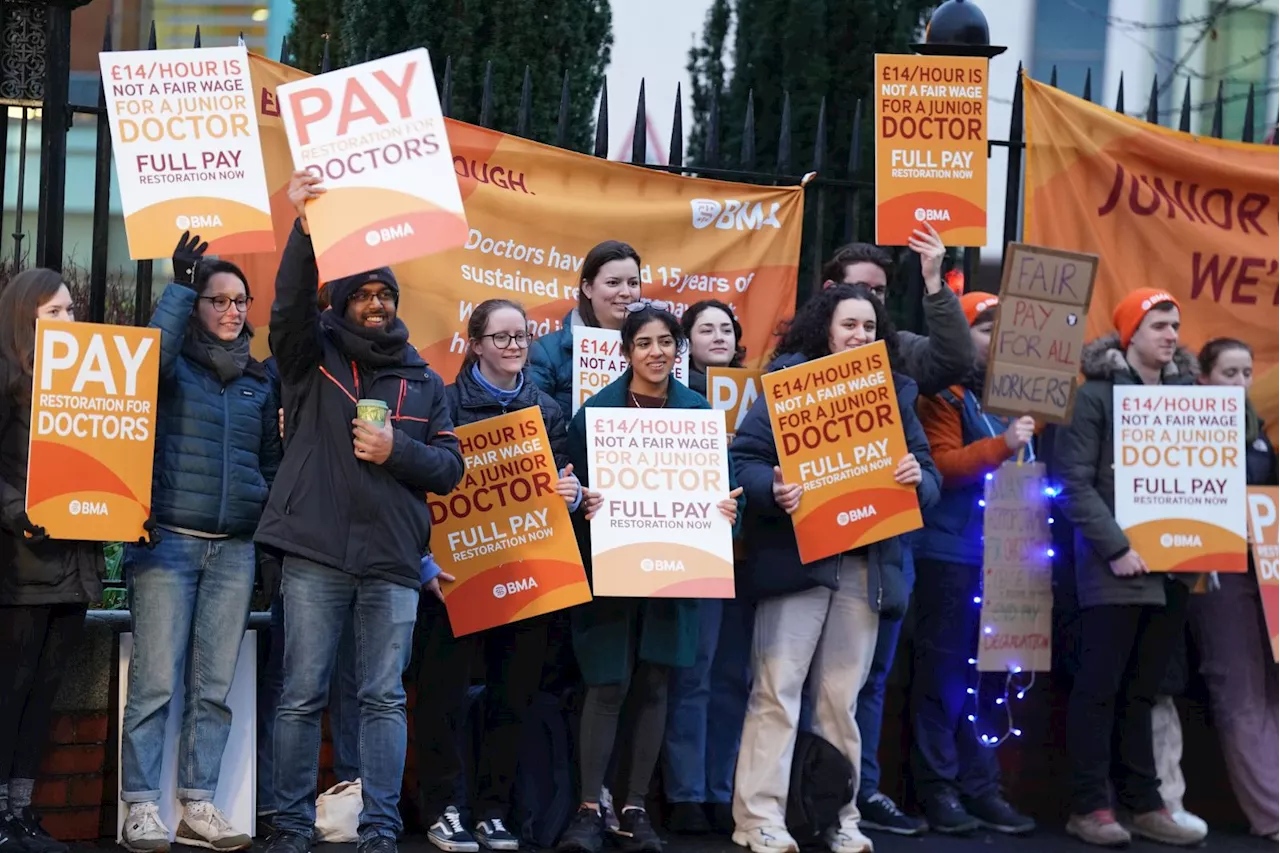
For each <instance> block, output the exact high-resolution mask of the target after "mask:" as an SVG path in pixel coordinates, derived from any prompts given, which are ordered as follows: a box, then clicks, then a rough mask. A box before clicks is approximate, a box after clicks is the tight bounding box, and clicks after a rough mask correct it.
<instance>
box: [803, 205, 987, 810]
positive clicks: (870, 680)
mask: <svg viewBox="0 0 1280 853" xmlns="http://www.w3.org/2000/svg"><path fill="white" fill-rule="evenodd" d="M908 245H909V246H910V248H911V250H912V251H914V252H915V253H916V254H917V255H919V256H920V273H921V275H922V276H923V278H924V291H925V292H924V299H923V301H922V305H923V307H924V319H925V325H926V326H927V328H928V330H929V335H928V336H924V335H917V334H915V333H914V332H908V331H906V330H901V331H899V332H897V334H896V335H895V336H894V337H895V339H896V341H897V345H898V352H899V354H900V358H899V366H898V367H897V368H896V369H897V370H900V371H901V372H902V373H903V374H905V375H906V376H908V377H909V378H911V379H913V380H914V381H915V383H916V385H917V386H918V387H919V393H920V394H921V395H922V396H932V395H934V394H938V393H940V392H941V391H944V390H946V389H947V388H948V387H950V386H952V385H955V384H957V383H960V382H963V381H964V379H965V376H967V375H968V373H969V370H970V368H971V367H972V365H973V360H974V351H973V342H972V340H971V339H970V337H969V322H968V320H966V319H965V316H964V311H963V310H962V309H961V307H960V301H959V299H958V298H957V296H956V294H955V292H953V291H952V289H951V288H950V287H949V286H945V285H944V282H943V276H942V262H943V260H944V259H945V257H946V253H947V248H946V246H945V245H943V242H942V238H941V237H940V236H938V232H937V231H935V230H934V229H933V226H931V225H929V223H927V222H926V223H923V228H922V229H916V230H915V231H914V232H912V236H911V237H910V238H909V240H908ZM892 271H893V267H892V262H891V261H890V259H889V255H888V253H887V252H885V250H883V249H881V248H879V247H877V246H872V245H869V244H867V243H854V244H852V245H849V246H845V247H844V248H842V249H840V250H838V251H837V252H836V254H835V255H834V256H833V257H832V259H831V260H830V261H828V262H827V264H826V265H825V266H824V267H823V268H822V275H823V278H824V279H825V280H826V282H827V286H830V285H831V284H834V283H836V282H843V283H845V284H861V285H863V286H864V287H866V288H867V289H868V290H869V291H871V294H872V295H873V296H875V297H876V298H877V299H878V300H880V302H882V303H883V302H884V301H885V297H886V295H887V291H888V286H889V277H890V275H891V274H892ZM911 542H912V537H910V536H908V537H906V538H905V539H904V540H903V551H902V572H903V578H904V579H905V581H906V589H907V596H908V598H909V597H910V595H911V590H912V589H913V588H914V587H915V582H916V581H915V578H916V572H915V561H914V560H913V555H912V550H911ZM901 633H902V619H901V618H898V619H888V618H885V617H884V616H883V614H882V615H881V618H880V635H879V636H878V637H877V638H876V653H875V657H874V658H872V660H871V671H870V672H869V673H868V674H867V683H866V685H865V686H864V687H863V688H862V690H861V691H860V692H859V693H858V711H857V714H858V731H859V732H861V734H862V746H863V749H862V769H861V774H860V777H859V778H860V780H861V781H860V782H859V788H858V810H859V812H860V813H861V814H862V824H861V825H862V828H863V829H872V830H877V831H880V832H889V833H893V834H895V835H919V834H920V833H922V832H924V831H925V830H926V829H928V824H926V823H925V821H923V820H921V819H920V818H918V817H914V816H912V815H908V814H905V813H904V812H903V811H902V809H900V808H899V807H898V804H897V803H895V802H894V801H893V800H892V799H891V798H890V797H889V796H888V795H887V794H884V793H882V792H881V791H880V758H879V750H880V727H881V725H882V723H883V718H884V688H885V682H886V680H887V679H888V678H889V670H891V669H893V658H894V655H895V654H896V652H897V649H898V636H899V635H900V634H901ZM809 717H810V713H809V708H808V706H807V705H806V706H805V713H804V714H803V716H802V718H803V719H805V720H808V719H809Z"/></svg>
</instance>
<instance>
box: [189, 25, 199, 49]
mask: <svg viewBox="0 0 1280 853" xmlns="http://www.w3.org/2000/svg"><path fill="white" fill-rule="evenodd" d="M191 46H192V47H200V25H199V24H196V40H195V42H194V43H193V44H192V45H191Z"/></svg>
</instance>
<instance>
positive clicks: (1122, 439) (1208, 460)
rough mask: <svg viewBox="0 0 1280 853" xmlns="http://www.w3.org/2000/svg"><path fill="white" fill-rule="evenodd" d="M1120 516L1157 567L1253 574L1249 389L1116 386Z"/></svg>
mask: <svg viewBox="0 0 1280 853" xmlns="http://www.w3.org/2000/svg"><path fill="white" fill-rule="evenodd" d="M1113 393H1114V402H1115V408H1114V412H1115V417H1114V422H1115V423H1114V427H1113V441H1114V446H1115V506H1116V510H1115V515H1116V523H1117V524H1119V525H1120V528H1121V529H1122V530H1124V532H1125V535H1126V536H1128V537H1129V544H1130V546H1131V547H1132V548H1133V550H1135V551H1137V552H1138V554H1139V555H1140V556H1141V557H1142V559H1143V560H1145V561H1146V564H1147V568H1149V569H1150V570H1151V571H1153V572H1244V571H1247V570H1248V564H1247V560H1246V556H1245V554H1246V545H1245V521H1246V519H1247V517H1248V505H1247V501H1246V489H1247V488H1248V487H1247V484H1246V480H1245V468H1244V461H1245V459H1244V456H1245V449H1244V389H1243V388H1232V387H1227V386H1222V385H1190V386H1167V385H1117V386H1115V389H1114V392H1113Z"/></svg>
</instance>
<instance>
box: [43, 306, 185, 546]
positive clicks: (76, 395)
mask: <svg viewBox="0 0 1280 853" xmlns="http://www.w3.org/2000/svg"><path fill="white" fill-rule="evenodd" d="M32 377H33V381H34V386H33V388H32V395H31V445H30V448H29V455H30V458H29V461H28V464H27V515H28V516H29V517H30V518H31V521H32V523H33V524H36V525H38V526H40V527H43V528H44V529H45V532H46V533H47V534H48V535H49V537H50V538H51V539H86V540H90V541H100V542H134V541H136V540H138V539H139V538H141V537H144V536H146V531H145V529H144V528H143V526H142V525H143V523H144V522H145V521H146V520H147V519H148V518H149V517H150V515H151V469H152V463H153V459H154V453H155V425H156V393H157V391H158V386H159V377H160V331H159V330H158V329H138V328H134V327H132V326H105V325H101V324H98V323H66V322H55V321H50V320H38V321H36V350H35V365H34V367H33V368H32Z"/></svg>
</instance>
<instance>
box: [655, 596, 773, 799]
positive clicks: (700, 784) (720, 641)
mask: <svg viewBox="0 0 1280 853" xmlns="http://www.w3.org/2000/svg"><path fill="white" fill-rule="evenodd" d="M698 614H699V624H698V654H697V658H696V659H695V661H694V664H693V666H690V667H685V668H682V669H673V670H672V671H671V690H670V696H669V698H668V702H667V729H666V735H665V738H664V743H663V762H662V776H663V787H664V789H665V790H666V795H667V801H668V802H671V803H729V802H731V801H732V800H733V772H734V768H735V766H736V763H737V759H738V743H739V741H740V740H741V737H742V721H743V718H744V716H745V715H746V712H747V697H748V695H749V693H750V679H751V676H750V666H751V632H752V628H753V626H754V623H755V608H754V607H753V606H752V605H751V604H750V603H748V602H745V601H736V600H726V601H721V600H718V599H704V600H702V601H700V602H698Z"/></svg>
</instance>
